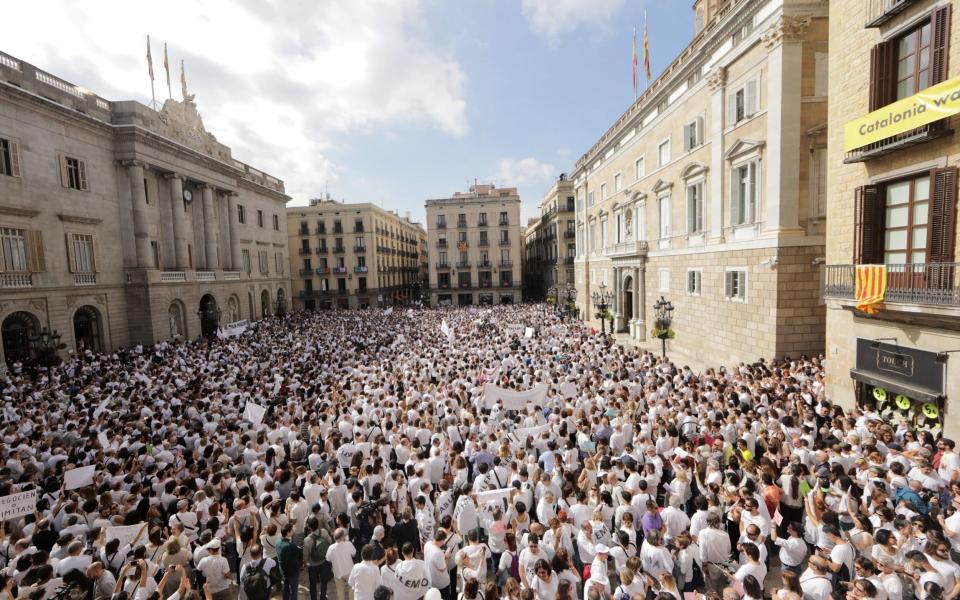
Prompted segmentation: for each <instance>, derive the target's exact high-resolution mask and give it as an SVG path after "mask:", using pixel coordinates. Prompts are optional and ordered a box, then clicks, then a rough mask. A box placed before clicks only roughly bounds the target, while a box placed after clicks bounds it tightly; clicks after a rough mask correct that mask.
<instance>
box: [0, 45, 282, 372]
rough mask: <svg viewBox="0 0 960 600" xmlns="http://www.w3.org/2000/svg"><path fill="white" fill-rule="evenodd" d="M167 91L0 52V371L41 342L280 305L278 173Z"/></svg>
mask: <svg viewBox="0 0 960 600" xmlns="http://www.w3.org/2000/svg"><path fill="white" fill-rule="evenodd" d="M183 93H184V97H183V100H182V101H176V100H172V99H169V100H167V101H165V102H164V104H163V107H162V109H160V110H155V109H153V108H150V107H147V106H144V105H143V104H140V103H138V102H135V101H110V100H107V99H105V98H102V97H100V96H98V95H96V94H94V93H92V92H90V91H88V90H86V89H84V88H82V87H80V86H78V85H75V84H73V83H70V82H67V81H65V80H63V79H61V78H59V77H57V76H56V75H54V74H52V73H48V72H46V71H43V70H41V69H39V68H37V67H35V66H33V65H31V64H29V63H26V62H24V61H22V60H20V59H18V58H15V57H13V56H9V55H7V54H3V53H0V330H2V338H3V346H2V348H3V350H2V355H0V370H2V369H3V368H4V367H5V364H6V363H7V362H12V361H20V360H29V359H30V358H31V357H33V356H34V355H35V353H36V351H37V349H38V344H42V343H44V341H45V340H46V341H47V342H50V341H52V340H53V338H54V337H55V336H59V337H58V338H57V339H59V343H61V344H63V345H64V346H65V347H66V349H65V350H64V352H68V351H82V350H84V349H87V348H89V349H92V350H95V351H109V350H113V349H115V348H117V347H120V346H131V345H133V344H137V343H141V342H142V343H144V344H149V343H153V342H158V341H161V340H168V339H171V338H193V337H197V336H199V335H201V334H205V335H209V334H212V333H214V332H215V331H216V330H217V329H218V327H219V326H220V325H221V324H223V323H229V322H234V321H239V320H242V319H256V318H259V317H262V316H265V315H268V314H273V313H275V312H277V311H282V310H284V309H285V307H286V302H287V298H289V290H290V281H289V278H288V275H287V272H286V269H287V263H288V259H287V244H286V237H287V233H286V220H285V219H284V218H283V211H284V206H285V204H286V201H287V200H288V196H286V194H285V193H284V186H283V182H282V181H280V180H279V179H277V178H276V177H272V176H270V175H268V174H266V173H264V172H262V171H260V170H257V169H255V168H254V167H252V166H250V165H247V164H244V163H242V162H240V161H239V160H236V159H234V158H233V155H232V152H231V150H230V148H229V147H227V146H225V145H223V144H222V143H220V142H218V141H217V140H216V138H215V137H214V136H213V135H212V134H211V133H209V132H208V131H207V130H206V129H205V127H204V125H203V121H202V119H201V118H200V114H199V113H198V112H197V105H196V103H195V102H194V97H193V95H191V94H189V93H187V91H186V89H184V90H183ZM4 359H5V360H4Z"/></svg>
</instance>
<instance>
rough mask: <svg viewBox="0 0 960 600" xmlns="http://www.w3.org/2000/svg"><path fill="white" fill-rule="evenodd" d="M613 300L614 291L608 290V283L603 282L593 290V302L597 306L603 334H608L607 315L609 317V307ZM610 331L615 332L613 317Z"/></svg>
mask: <svg viewBox="0 0 960 600" xmlns="http://www.w3.org/2000/svg"><path fill="white" fill-rule="evenodd" d="M612 301H613V292H609V291H607V284H606V283H601V284H600V286H599V289H598V290H597V291H595V292H593V304H594V305H595V306H596V307H597V311H598V312H597V316H598V318H599V319H600V333H602V334H603V335H606V334H607V330H606V317H607V308H609V307H610V303H611V302H612ZM610 321H611V323H610V333H613V319H611V320H610Z"/></svg>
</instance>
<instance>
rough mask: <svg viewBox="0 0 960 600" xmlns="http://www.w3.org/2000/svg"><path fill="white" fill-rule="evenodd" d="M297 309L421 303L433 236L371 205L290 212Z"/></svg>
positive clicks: (321, 203) (327, 204)
mask: <svg viewBox="0 0 960 600" xmlns="http://www.w3.org/2000/svg"><path fill="white" fill-rule="evenodd" d="M287 231H288V232H289V234H290V249H289V250H290V274H291V277H293V278H294V279H293V292H294V305H295V306H297V307H298V308H303V309H306V310H317V309H328V308H334V307H337V308H367V307H371V306H379V307H388V306H394V305H396V304H405V303H407V302H412V301H415V300H420V299H421V294H422V293H423V291H424V290H425V289H426V284H425V282H426V261H427V256H426V243H427V232H426V231H424V229H423V227H421V226H420V224H419V223H414V222H412V221H410V219H409V218H407V217H400V216H398V215H397V214H395V213H393V212H390V211H387V210H383V209H382V208H380V207H379V206H376V205H374V204H370V203H366V202H364V203H350V204H347V203H343V202H337V201H335V200H330V199H329V198H327V199H324V200H321V199H317V200H311V201H310V205H309V206H293V207H290V208H288V209H287Z"/></svg>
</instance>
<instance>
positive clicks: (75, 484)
mask: <svg viewBox="0 0 960 600" xmlns="http://www.w3.org/2000/svg"><path fill="white" fill-rule="evenodd" d="M96 470H97V466H96V465H89V466H86V467H80V468H78V469H70V470H69V471H65V472H64V473H63V489H65V490H75V489H77V488H82V487H84V486H86V485H90V484H91V483H93V474H94V473H95V472H96Z"/></svg>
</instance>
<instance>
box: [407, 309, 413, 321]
mask: <svg viewBox="0 0 960 600" xmlns="http://www.w3.org/2000/svg"><path fill="white" fill-rule="evenodd" d="M407 318H408V319H412V318H413V309H412V308H408V309H407Z"/></svg>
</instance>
